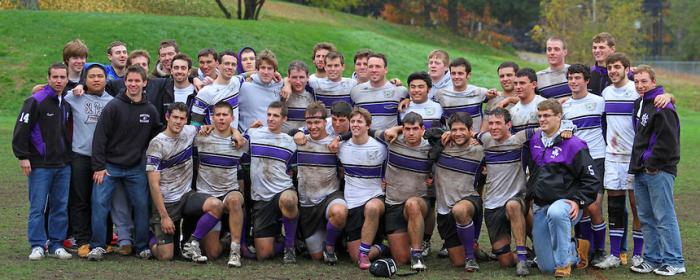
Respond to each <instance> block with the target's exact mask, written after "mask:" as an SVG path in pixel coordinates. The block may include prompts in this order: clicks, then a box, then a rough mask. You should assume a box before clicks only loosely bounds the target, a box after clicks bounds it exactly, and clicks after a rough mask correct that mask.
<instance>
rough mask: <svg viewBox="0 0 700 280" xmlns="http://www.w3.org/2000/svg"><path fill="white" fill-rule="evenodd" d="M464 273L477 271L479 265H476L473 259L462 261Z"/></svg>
mask: <svg viewBox="0 0 700 280" xmlns="http://www.w3.org/2000/svg"><path fill="white" fill-rule="evenodd" d="M464 271H466V272H474V271H479V264H478V263H476V260H475V259H466V260H464Z"/></svg>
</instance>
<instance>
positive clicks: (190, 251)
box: [182, 239, 207, 263]
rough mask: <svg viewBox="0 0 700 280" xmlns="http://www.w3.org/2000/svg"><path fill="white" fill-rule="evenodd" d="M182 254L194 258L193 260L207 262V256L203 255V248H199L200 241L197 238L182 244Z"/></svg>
mask: <svg viewBox="0 0 700 280" xmlns="http://www.w3.org/2000/svg"><path fill="white" fill-rule="evenodd" d="M182 256H184V257H185V258H188V259H190V260H192V261H193V262H198V263H205V262H207V257H206V256H202V250H201V249H200V248H199V241H197V240H195V239H192V240H190V241H188V242H187V243H185V245H183V246H182Z"/></svg>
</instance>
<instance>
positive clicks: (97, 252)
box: [87, 247, 107, 261]
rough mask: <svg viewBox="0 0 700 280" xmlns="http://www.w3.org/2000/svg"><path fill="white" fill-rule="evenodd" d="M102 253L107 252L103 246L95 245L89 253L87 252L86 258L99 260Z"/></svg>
mask: <svg viewBox="0 0 700 280" xmlns="http://www.w3.org/2000/svg"><path fill="white" fill-rule="evenodd" d="M104 254H107V251H105V249H104V248H102V247H95V248H92V250H91V251H90V253H88V255H87V259H88V260H89V261H101V260H102V257H103V256H104Z"/></svg>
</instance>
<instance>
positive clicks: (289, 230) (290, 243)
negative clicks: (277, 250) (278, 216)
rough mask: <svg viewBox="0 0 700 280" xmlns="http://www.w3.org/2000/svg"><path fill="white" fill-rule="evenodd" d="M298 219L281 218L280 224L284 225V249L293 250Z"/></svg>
mask: <svg viewBox="0 0 700 280" xmlns="http://www.w3.org/2000/svg"><path fill="white" fill-rule="evenodd" d="M298 221H299V219H297V218H294V219H289V218H287V217H282V224H283V225H284V247H285V248H294V240H295V239H296V236H297V222H298Z"/></svg>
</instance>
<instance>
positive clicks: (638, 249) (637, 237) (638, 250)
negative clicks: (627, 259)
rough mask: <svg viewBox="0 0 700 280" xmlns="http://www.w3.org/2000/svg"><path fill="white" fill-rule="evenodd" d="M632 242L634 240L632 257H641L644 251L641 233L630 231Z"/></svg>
mask: <svg viewBox="0 0 700 280" xmlns="http://www.w3.org/2000/svg"><path fill="white" fill-rule="evenodd" d="M632 240H634V253H633V254H634V255H635V256H641V255H642V250H643V249H644V234H642V232H641V231H637V230H633V231H632Z"/></svg>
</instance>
